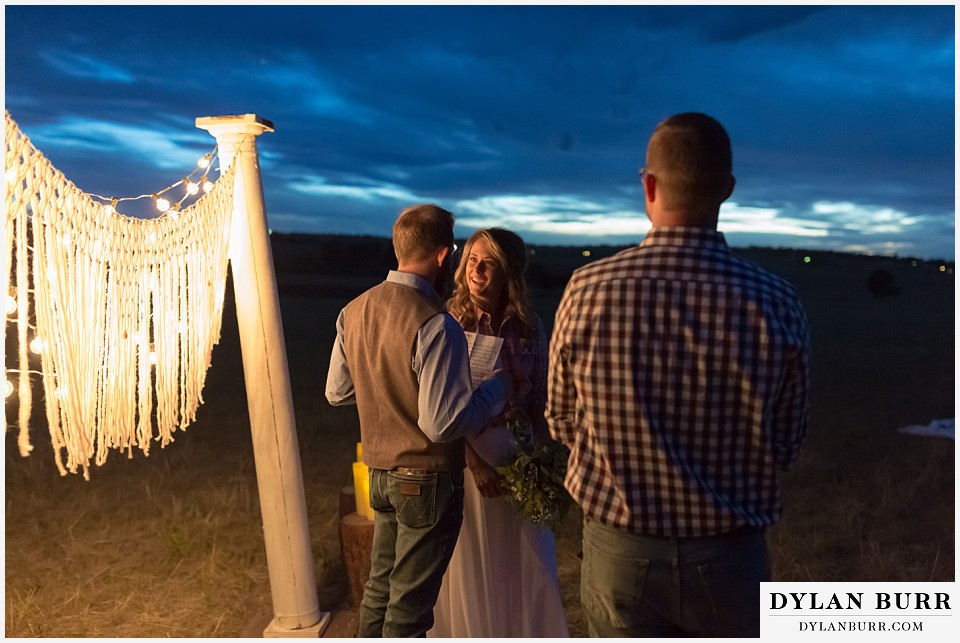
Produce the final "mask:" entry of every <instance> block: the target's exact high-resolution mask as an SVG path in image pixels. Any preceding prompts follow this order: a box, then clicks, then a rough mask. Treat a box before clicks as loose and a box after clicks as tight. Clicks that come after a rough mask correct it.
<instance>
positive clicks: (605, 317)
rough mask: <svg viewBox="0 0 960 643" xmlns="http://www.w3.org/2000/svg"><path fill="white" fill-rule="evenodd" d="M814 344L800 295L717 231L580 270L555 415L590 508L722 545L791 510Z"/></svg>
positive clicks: (680, 235)
mask: <svg viewBox="0 0 960 643" xmlns="http://www.w3.org/2000/svg"><path fill="white" fill-rule="evenodd" d="M809 363H810V340H809V332H808V328H807V321H806V315H805V314H804V311H803V308H802V307H801V304H800V301H799V299H798V297H797V294H796V291H795V290H794V288H793V287H792V286H791V285H790V284H788V283H787V282H786V281H784V280H782V279H780V278H779V277H776V276H774V275H772V274H770V273H768V272H767V271H765V270H763V269H762V268H760V267H758V266H756V265H755V264H753V263H751V262H748V261H746V260H744V259H741V258H738V257H736V256H734V255H733V254H732V253H731V252H730V249H729V247H728V246H727V244H726V241H725V239H724V237H723V235H722V234H721V233H720V232H718V231H716V230H711V229H706V228H679V227H678V228H664V227H659V228H654V229H652V230H651V231H650V233H649V234H648V235H647V237H646V239H644V241H643V243H642V244H640V245H639V246H636V247H633V248H630V249H627V250H624V251H623V252H620V253H618V254H616V255H614V256H612V257H609V258H607V259H603V260H600V261H596V262H594V263H591V264H588V265H586V266H584V267H582V268H580V269H578V270H576V271H575V272H574V273H573V276H572V277H571V279H570V282H569V283H568V284H567V287H566V290H565V291H564V294H563V298H562V299H561V301H560V306H559V308H558V310H557V316H556V322H555V324H554V330H553V337H552V339H551V342H550V365H549V378H548V382H549V384H548V386H549V389H548V402H547V411H546V416H547V420H548V422H549V424H550V428H551V432H552V433H553V435H554V437H556V438H557V439H559V440H561V441H563V442H564V443H566V444H567V445H569V446H570V448H571V455H570V466H569V469H568V472H567V478H566V487H567V489H568V490H569V491H570V493H571V495H572V496H573V497H574V499H575V500H576V501H577V502H578V503H579V504H580V506H581V507H582V508H583V511H584V514H585V515H586V516H588V517H590V518H592V519H595V520H598V521H600V522H602V523H605V524H607V525H611V526H614V527H619V528H621V529H625V530H628V531H631V532H634V533H642V534H650V535H661V536H681V537H682V536H708V535H712V534H718V533H723V532H726V531H730V530H733V529H736V528H737V527H740V526H743V525H750V526H754V527H763V526H766V525H770V524H773V523H774V522H776V521H777V520H778V519H779V517H780V512H781V504H780V493H779V487H778V483H777V470H778V469H786V468H787V467H789V465H790V464H792V463H793V461H794V460H795V459H796V457H797V455H798V450H799V448H800V445H801V443H802V442H803V440H804V438H805V436H806V430H807V410H808V405H809Z"/></svg>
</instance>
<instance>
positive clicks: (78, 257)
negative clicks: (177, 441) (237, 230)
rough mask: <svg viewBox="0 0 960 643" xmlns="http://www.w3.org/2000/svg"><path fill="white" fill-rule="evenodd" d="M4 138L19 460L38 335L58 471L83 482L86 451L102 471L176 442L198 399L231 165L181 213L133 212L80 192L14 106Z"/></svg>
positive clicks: (223, 244)
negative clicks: (16, 116)
mask: <svg viewBox="0 0 960 643" xmlns="http://www.w3.org/2000/svg"><path fill="white" fill-rule="evenodd" d="M5 142H6V162H5V169H6V193H5V197H4V207H5V211H6V217H5V222H4V240H3V244H2V248H3V265H2V275H0V276H2V277H3V278H4V281H5V283H7V284H8V289H9V294H10V295H12V296H14V297H15V298H16V300H17V303H18V309H17V312H16V316H15V317H13V316H11V315H8V316H7V322H6V323H7V324H9V323H11V322H15V323H16V324H17V335H16V337H17V345H18V353H19V355H18V357H19V360H18V361H19V364H18V370H19V380H18V384H19V386H18V387H17V390H18V391H19V393H18V403H19V428H20V433H19V440H18V445H19V449H20V453H21V455H24V456H26V455H28V454H29V452H30V450H31V449H32V448H33V447H32V446H31V444H30V437H29V421H30V413H31V407H32V403H33V402H32V397H31V388H30V372H31V371H33V372H37V371H36V370H35V369H37V365H36V362H37V358H36V357H34V356H31V355H29V354H28V344H29V342H30V341H32V340H31V339H30V336H31V335H33V336H34V337H37V338H39V339H40V341H41V342H42V351H41V353H40V357H39V362H40V364H39V373H40V374H41V376H42V381H43V396H44V402H45V405H46V415H47V424H48V426H49V429H50V438H51V441H52V445H53V450H54V453H55V455H56V463H57V468H58V469H59V470H60V474H61V475H66V473H67V471H69V472H71V473H77V469H78V467H80V468H82V469H83V476H84V478H86V479H89V467H90V461H91V459H92V460H94V462H96V464H97V465H98V466H99V465H102V464H103V463H104V462H105V461H106V459H107V453H108V450H109V449H121V450H124V451H126V452H127V454H128V456H129V457H133V448H134V446H136V447H137V448H138V449H140V450H141V451H142V452H143V454H144V455H149V451H150V442H151V441H153V440H156V441H159V442H160V446H161V447H164V446H166V445H167V444H169V443H170V442H172V441H173V433H174V432H175V431H176V430H177V429H180V430H183V429H185V428H186V427H187V425H188V424H190V423H191V422H192V421H193V420H194V419H195V417H196V412H197V407H198V406H199V405H200V404H201V403H202V402H203V398H202V396H201V391H202V390H203V384H204V380H205V378H206V374H207V369H208V368H209V366H210V357H211V353H212V351H213V347H214V345H216V343H217V342H218V341H219V339H220V328H221V321H222V313H223V297H224V284H225V280H226V275H227V253H228V245H229V239H230V234H229V226H230V219H231V216H232V212H233V167H232V166H231V167H230V168H227V169H226V170H225V171H224V174H223V175H222V176H221V177H220V179H219V180H218V181H217V182H216V183H215V184H214V188H213V189H212V190H211V191H210V192H209V193H208V194H206V195H204V196H203V197H202V198H200V199H199V200H198V201H196V202H195V203H194V204H193V205H191V206H190V207H188V208H186V209H184V210H183V211H181V212H180V213H179V215H178V216H176V217H175V218H174V217H171V216H164V217H160V218H157V219H138V218H133V217H127V216H123V215H120V214H117V213H115V212H112V211H110V210H107V209H106V208H105V207H104V206H103V205H101V204H99V203H97V202H95V201H94V200H93V199H91V198H90V197H89V196H88V195H87V194H86V193H84V192H83V191H81V190H79V189H78V188H77V187H76V186H75V185H73V183H71V182H70V181H68V180H67V179H66V178H65V177H64V176H63V174H62V173H61V172H60V171H59V170H57V169H56V168H55V167H53V166H52V165H51V164H50V162H49V161H48V160H47V159H46V158H44V156H43V155H42V154H41V153H40V152H38V151H37V150H36V148H34V147H33V145H32V144H31V143H30V141H29V140H28V139H27V138H26V136H24V134H23V133H22V132H21V131H20V129H19V128H18V127H17V124H16V123H15V122H14V121H13V119H12V118H11V117H10V115H9V114H6V128H5ZM13 259H15V260H13ZM31 295H32V296H31ZM31 312H32V313H33V316H34V318H35V322H34V326H31V321H30V315H31ZM5 328H6V324H5ZM31 329H35V332H34V333H31V332H30V331H31ZM4 339H6V330H4ZM4 361H5V363H4V370H5V371H6V370H7V369H6V359H5V360H4ZM31 362H32V363H31ZM64 453H66V462H64Z"/></svg>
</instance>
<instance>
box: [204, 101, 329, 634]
mask: <svg viewBox="0 0 960 643" xmlns="http://www.w3.org/2000/svg"><path fill="white" fill-rule="evenodd" d="M197 127H199V128H201V129H205V130H207V131H208V132H210V133H211V134H212V135H213V136H214V137H216V139H217V145H218V151H219V156H220V165H221V168H224V169H225V168H227V167H228V166H229V165H230V163H233V162H238V163H239V164H240V165H238V166H237V171H236V178H235V186H236V187H235V190H234V203H233V222H232V224H231V231H230V268H231V271H232V274H233V288H234V294H235V296H236V302H237V322H238V325H239V330H240V348H241V351H242V354H243V375H244V379H245V383H246V390H247V406H248V409H249V412H250V430H251V433H252V435H253V453H254V461H255V464H256V470H257V485H258V488H259V493H260V512H261V515H262V517H263V537H264V542H265V545H266V550H267V567H268V571H269V576H270V591H271V594H272V596H273V613H274V618H273V621H272V622H271V623H270V625H269V626H268V627H267V629H266V630H265V632H264V635H265V636H318V635H319V634H320V633H322V631H323V629H325V628H326V625H327V624H328V622H329V620H330V615H329V614H327V613H323V614H321V612H320V610H319V606H318V602H317V586H316V577H315V575H314V570H313V554H312V551H311V547H310V531H309V527H308V523H307V507H306V501H305V499H304V492H303V474H302V471H301V468H300V451H299V447H298V444H297V428H296V423H295V419H294V412H293V396H292V394H291V391H290V374H289V371H288V368H287V352H286V347H285V344H284V341H283V325H282V323H281V320H280V301H279V298H278V296H277V281H276V275H275V273H274V268H273V253H272V251H271V249H270V239H269V237H268V230H267V216H266V209H265V207H264V201H263V186H262V183H261V179H260V162H259V156H258V154H257V143H256V138H257V136H259V135H260V134H262V133H263V132H272V131H273V123H271V122H270V121H268V120H266V119H264V118H261V117H259V116H257V115H256V114H245V115H241V116H210V117H204V118H198V119H197Z"/></svg>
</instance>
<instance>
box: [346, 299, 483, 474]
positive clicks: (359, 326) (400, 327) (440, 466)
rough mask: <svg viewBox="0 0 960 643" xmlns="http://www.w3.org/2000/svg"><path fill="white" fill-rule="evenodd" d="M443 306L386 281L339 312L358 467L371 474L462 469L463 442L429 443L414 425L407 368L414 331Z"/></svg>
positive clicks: (412, 377)
mask: <svg viewBox="0 0 960 643" xmlns="http://www.w3.org/2000/svg"><path fill="white" fill-rule="evenodd" d="M437 314H445V313H444V309H443V306H442V305H441V304H439V303H437V302H434V301H430V300H429V299H428V298H427V297H425V296H424V295H423V294H422V293H420V292H419V291H418V290H417V289H415V288H411V287H409V286H404V285H401V284H396V283H392V282H389V281H385V282H383V283H381V284H379V285H377V286H374V287H373V288H371V289H370V290H368V291H367V292H365V293H363V294H362V295H360V296H359V297H357V298H356V299H354V300H353V301H351V302H350V303H349V304H347V306H346V308H344V310H343V347H344V351H345V353H346V358H347V366H348V368H349V369H350V377H351V378H352V379H353V384H354V388H355V390H356V397H357V411H358V412H359V414H360V440H361V442H362V443H363V461H364V463H366V465H367V466H368V467H372V468H375V469H395V468H397V467H410V468H416V469H427V470H428V471H460V470H463V468H464V466H465V465H464V455H463V448H464V441H463V439H462V438H459V439H457V440H453V441H452V442H448V443H444V444H438V443H436V442H431V441H430V439H429V438H427V436H426V435H424V433H423V431H421V430H420V427H419V426H418V425H417V418H418V417H419V415H420V414H419V411H418V407H417V401H418V397H419V392H420V385H419V384H418V382H417V375H416V373H414V372H413V369H412V368H411V360H412V358H413V349H414V346H415V344H416V341H417V331H419V330H420V327H421V326H423V324H424V323H426V321H427V320H428V319H430V318H431V317H433V316H434V315H437Z"/></svg>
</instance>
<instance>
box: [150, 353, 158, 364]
mask: <svg viewBox="0 0 960 643" xmlns="http://www.w3.org/2000/svg"><path fill="white" fill-rule="evenodd" d="M150 363H151V364H156V363H157V354H156V352H154V351H150Z"/></svg>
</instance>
